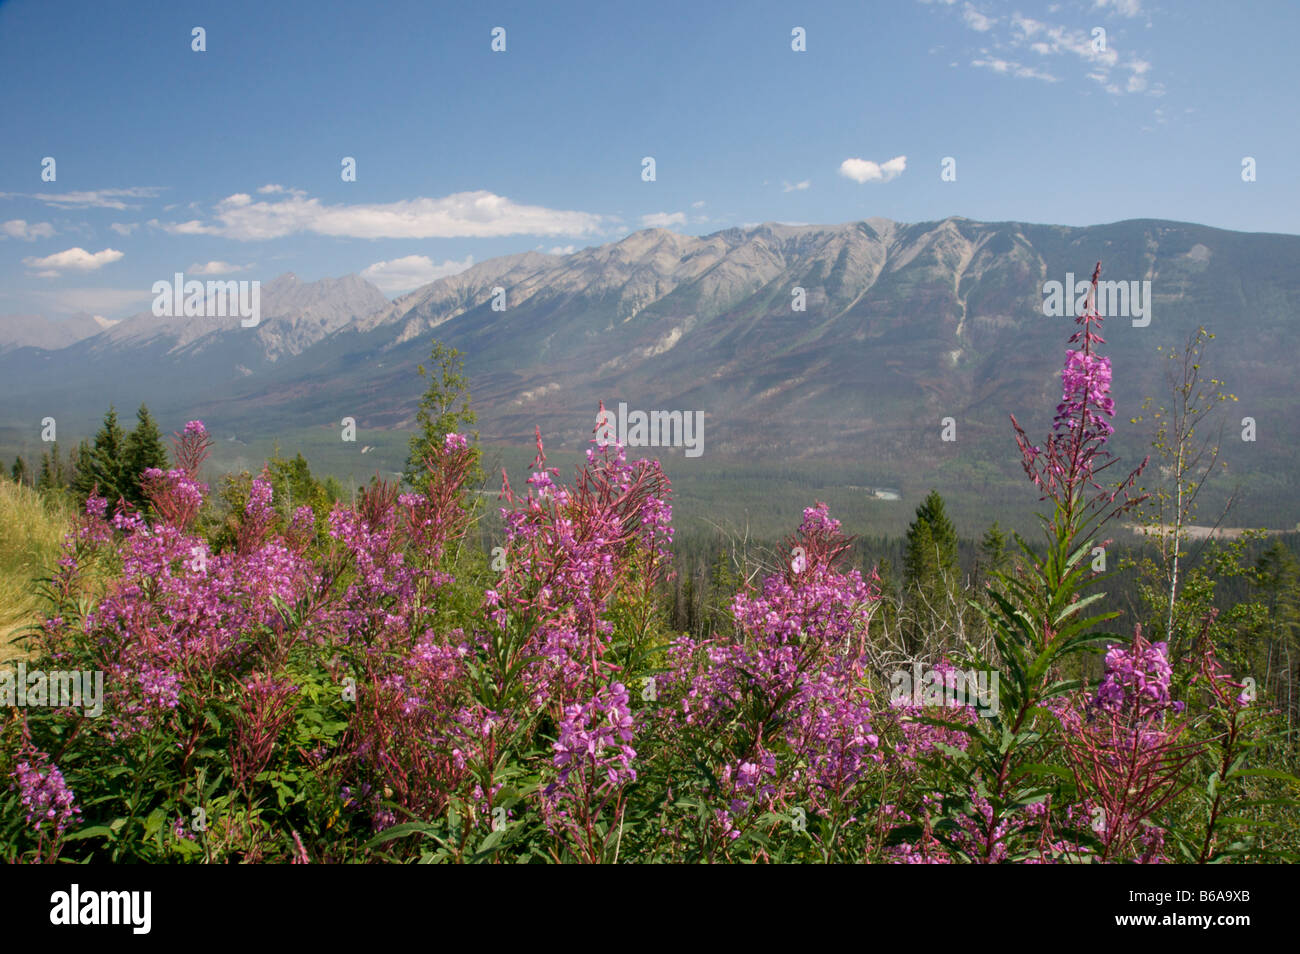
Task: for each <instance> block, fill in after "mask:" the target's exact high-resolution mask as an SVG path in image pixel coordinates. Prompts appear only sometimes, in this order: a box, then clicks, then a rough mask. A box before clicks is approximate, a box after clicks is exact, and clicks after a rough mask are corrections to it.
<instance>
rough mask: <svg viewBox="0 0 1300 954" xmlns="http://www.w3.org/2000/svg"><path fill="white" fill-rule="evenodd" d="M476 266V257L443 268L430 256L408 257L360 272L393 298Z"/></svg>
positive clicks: (466, 257) (454, 262) (366, 268)
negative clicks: (395, 295)
mask: <svg viewBox="0 0 1300 954" xmlns="http://www.w3.org/2000/svg"><path fill="white" fill-rule="evenodd" d="M473 264H474V256H473V255H467V256H465V260H464V261H463V262H456V261H453V260H451V259H447V260H446V261H445V262H443V263H442V264H441V265H435V264H434V262H433V259H431V258H429V257H428V256H427V255H407V256H406V257H405V258H395V259H392V260H391V261H387V262H375V264H373V265H368V266H366V267H365V268H363V269H362V270H361V277H362V278H364V279H365V280H366V281H368V282H371V283H372V284H374V285H375V286H377V287H378V288H379V290H380V291H382V292H383V293H384V294H385V295H393V294H397V293H399V292H406V291H410V290H411V289H413V288H419V287H420V286H421V285H427V284H429V283H430V282H436V281H437V280H438V279H440V278H446V277H447V276H448V275H455V274H457V273H458V272H463V271H465V269H467V268H469V267H470V266H471V265H473Z"/></svg>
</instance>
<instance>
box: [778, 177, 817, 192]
mask: <svg viewBox="0 0 1300 954" xmlns="http://www.w3.org/2000/svg"><path fill="white" fill-rule="evenodd" d="M810 188H812V182H811V181H810V180H808V179H804V180H803V181H802V182H796V183H794V184H793V185H791V184H790V183H789V182H782V183H781V191H782V192H802V191H803V190H805V189H810Z"/></svg>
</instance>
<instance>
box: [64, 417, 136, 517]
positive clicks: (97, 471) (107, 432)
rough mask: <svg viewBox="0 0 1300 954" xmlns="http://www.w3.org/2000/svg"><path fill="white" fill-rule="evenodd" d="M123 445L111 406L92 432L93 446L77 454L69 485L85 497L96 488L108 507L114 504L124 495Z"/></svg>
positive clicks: (79, 495)
mask: <svg viewBox="0 0 1300 954" xmlns="http://www.w3.org/2000/svg"><path fill="white" fill-rule="evenodd" d="M125 444H126V440H125V437H124V436H123V434H122V428H121V427H120V426H118V423H117V411H116V410H115V409H114V408H113V407H112V406H110V407H109V409H108V413H107V414H105V415H104V424H103V426H102V427H100V429H99V433H97V434H96V435H95V443H94V446H93V447H91V448H90V450H89V453H87V454H80V455H78V456H80V457H81V460H80V461H79V464H80V467H79V468H78V471H77V474H76V478H75V482H74V484H73V487H72V489H73V490H74V491H75V492H76V493H77V496H78V497H80V498H81V499H83V500H84V499H85V498H86V497H89V496H90V494H91V493H92V492H93V491H94V490H95V488H96V487H98V488H99V495H100V496H101V497H104V498H106V499H107V500H108V503H109V506H110V507H115V506H116V505H117V501H118V498H119V497H125V496H126V491H127V487H126V486H125V485H126V483H127V480H126V477H125V475H124V470H125V468H124V456H123V455H124V452H125ZM128 499H129V498H128Z"/></svg>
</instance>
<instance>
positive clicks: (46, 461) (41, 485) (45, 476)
mask: <svg viewBox="0 0 1300 954" xmlns="http://www.w3.org/2000/svg"><path fill="white" fill-rule="evenodd" d="M36 489H37V490H38V491H40V492H41V493H43V494H44V493H49V492H50V491H51V490H53V489H54V468H53V467H52V466H50V452H49V451H45V452H44V453H43V454H41V470H40V473H39V474H37V475H36Z"/></svg>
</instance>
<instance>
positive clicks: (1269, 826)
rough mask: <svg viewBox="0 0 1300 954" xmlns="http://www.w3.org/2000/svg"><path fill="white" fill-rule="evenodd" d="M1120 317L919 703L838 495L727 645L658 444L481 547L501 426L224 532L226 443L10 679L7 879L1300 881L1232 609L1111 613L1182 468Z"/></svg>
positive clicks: (1281, 759)
mask: <svg viewBox="0 0 1300 954" xmlns="http://www.w3.org/2000/svg"><path fill="white" fill-rule="evenodd" d="M1096 280H1097V279H1096V275H1095V274H1094V278H1093V282H1094V288H1095V283H1096ZM1101 325H1102V321H1101V317H1100V315H1099V314H1098V313H1097V310H1096V309H1095V307H1093V306H1092V303H1091V300H1090V303H1089V307H1088V308H1087V309H1085V310H1084V313H1083V314H1082V315H1081V316H1080V317H1079V318H1078V319H1077V331H1076V332H1075V333H1074V334H1073V336H1072V337H1071V338H1070V340H1069V343H1068V347H1067V348H1066V351H1065V361H1064V365H1063V366H1062V368H1061V371H1060V389H1061V400H1060V403H1059V405H1058V406H1057V408H1056V413H1055V422H1054V425H1053V426H1052V428H1051V431H1050V432H1049V433H1047V434H1045V435H1042V436H1041V437H1037V436H1034V435H1031V434H1029V433H1026V431H1025V430H1024V429H1023V428H1022V427H1021V426H1020V424H1019V423H1017V422H1016V419H1015V418H1014V417H1013V418H1012V419H1011V422H1010V427H1009V429H1008V432H1007V439H1006V445H1007V448H1008V451H1010V452H1012V453H1018V454H1019V456H1020V459H1021V462H1022V464H1023V467H1024V472H1025V475H1026V477H1027V481H1026V484H1025V486H1024V507H1025V508H1026V509H1027V510H1033V509H1035V508H1036V509H1037V511H1038V512H1040V522H1041V536H1040V537H1039V538H1037V539H1020V538H1017V541H1018V546H1017V547H1016V549H1015V552H1014V553H1013V558H1012V559H1011V560H1009V561H1008V562H1007V564H1006V565H1005V567H1004V568H1002V569H999V570H996V571H994V572H991V573H990V574H989V576H988V577H987V579H986V580H985V581H984V585H983V588H982V589H983V592H982V593H980V594H978V598H967V599H966V600H965V602H966V603H967V606H966V607H964V610H965V611H969V612H970V613H973V614H976V615H977V616H978V617H979V620H980V625H979V627H972V628H971V630H969V632H971V633H975V632H979V633H982V634H985V635H984V637H983V638H979V639H976V638H966V639H949V640H947V641H946V644H945V645H943V646H942V647H940V649H939V651H937V652H933V653H930V654H929V655H922V654H917V655H916V657H915V658H914V659H912V660H910V661H909V666H908V668H907V669H906V670H905V671H906V673H913V672H915V673H920V672H922V669H923V668H924V671H925V672H926V675H925V676H924V677H923V678H921V680H920V684H917V682H916V680H915V679H913V678H912V676H911V675H909V676H908V677H907V682H908V684H909V685H910V686H911V688H910V690H908V691H900V690H899V688H898V687H899V685H900V682H899V667H898V666H886V665H882V664H881V661H880V660H881V658H882V657H881V656H880V654H879V652H878V651H877V650H878V644H879V639H880V632H881V626H882V625H883V624H882V621H883V620H884V619H885V612H884V602H883V598H882V591H881V581H880V578H879V576H878V575H877V574H876V573H873V572H870V571H868V572H862V571H860V570H858V569H852V568H846V566H845V562H846V561H845V555H846V553H847V551H848V549H849V547H850V546H851V543H852V538H851V535H850V533H849V531H851V530H852V529H853V528H851V527H845V526H843V525H842V524H841V522H840V520H838V519H836V517H835V516H834V515H833V514H832V513H831V512H830V511H829V508H828V507H827V506H826V505H825V504H823V503H820V502H818V501H817V500H816V499H815V498H810V499H809V500H808V501H807V506H806V508H805V509H804V510H803V512H802V514H798V513H792V514H791V515H790V520H789V526H790V535H789V537H788V539H787V540H786V541H785V544H784V547H783V554H784V559H783V562H782V564H781V565H779V566H775V567H769V568H768V571H767V572H766V573H763V574H756V575H754V576H753V577H752V578H741V579H739V580H737V582H736V585H735V587H734V592H733V593H732V594H731V596H730V598H729V601H728V603H727V605H726V606H725V607H724V610H725V611H724V613H723V618H722V621H721V623H720V625H718V626H717V627H716V628H714V629H713V630H712V631H711V632H709V633H707V634H705V635H698V634H696V633H684V632H680V631H675V630H674V628H673V627H672V626H671V625H670V620H669V618H668V616H667V614H666V613H665V611H664V606H663V600H662V599H661V596H660V594H661V590H662V587H663V586H664V585H665V584H666V583H667V582H668V580H669V579H670V577H671V576H672V574H673V561H672V552H673V551H672V547H673V510H672V488H671V486H670V482H669V480H668V478H667V476H666V475H665V473H664V472H663V470H662V469H661V467H660V465H659V463H658V462H656V461H654V460H650V459H634V458H630V457H629V456H628V448H627V447H625V446H623V445H622V444H619V443H617V442H612V441H608V440H604V439H597V438H593V439H592V442H591V446H590V447H589V449H588V450H587V451H586V455H585V462H584V463H583V464H582V465H581V466H580V467H579V468H578V470H577V472H576V473H574V474H572V475H565V474H562V473H561V472H560V471H559V469H558V468H555V467H552V466H548V462H547V457H546V453H545V448H544V440H543V436H542V435H541V434H540V433H539V434H538V436H537V440H536V446H537V453H536V458H535V461H534V463H533V467H532V469H531V473H530V475H529V476H528V477H527V479H526V483H523V484H522V485H521V486H517V487H516V486H512V485H511V483H510V481H509V480H508V479H506V478H505V477H504V475H503V480H502V485H501V490H500V495H499V499H498V501H497V502H496V503H495V504H494V505H493V506H494V507H495V508H499V510H500V515H501V521H502V522H501V527H502V533H503V535H502V537H501V538H500V539H499V540H497V541H494V542H495V544H497V545H495V546H492V547H490V548H484V547H482V546H480V545H479V541H478V539H477V537H476V536H475V534H474V533H473V532H472V529H473V527H474V526H475V520H476V519H477V516H478V512H479V508H480V506H481V505H480V504H479V503H478V502H477V501H478V499H479V498H478V497H476V496H475V495H474V494H473V493H471V488H472V486H473V481H472V475H473V473H474V470H475V468H476V467H477V466H478V456H477V454H476V449H475V447H474V444H473V442H472V440H471V439H470V438H469V436H468V435H467V434H464V433H460V432H457V431H454V430H453V431H450V432H448V433H446V434H444V435H441V439H440V441H439V442H437V443H434V444H432V445H430V446H429V447H428V449H427V453H426V454H425V455H424V457H423V465H424V466H423V473H422V474H419V475H417V476H418V479H416V480H412V481H406V482H404V483H403V484H400V485H399V484H394V483H389V482H386V481H384V480H382V479H376V480H374V481H372V482H371V483H370V484H369V485H368V486H366V487H364V488H363V489H362V490H361V491H360V492H359V493H357V494H356V495H355V499H354V500H351V501H339V502H335V503H333V504H331V505H325V504H321V503H320V502H316V503H315V504H313V503H312V502H311V501H310V500H307V501H303V502H300V503H298V502H296V503H295V505H294V506H293V507H292V508H291V509H287V510H286V508H283V507H277V503H278V501H277V500H276V499H275V497H274V488H273V480H272V478H271V475H270V473H269V471H264V472H263V473H262V474H261V475H260V476H256V477H253V478H252V479H251V481H250V482H249V483H248V484H247V486H246V487H243V488H242V489H241V490H240V494H239V496H238V498H237V499H238V506H237V507H236V508H235V509H234V511H233V515H232V517H231V519H230V520H227V521H225V522H216V521H213V520H212V519H210V516H209V511H210V509H211V508H210V505H211V502H212V498H213V496H214V491H213V488H211V487H209V486H208V485H207V484H206V483H204V480H203V476H202V475H203V471H204V462H205V460H206V459H207V458H208V456H209V454H210V451H211V447H212V437H211V436H210V435H209V433H208V431H207V429H206V428H205V426H204V424H203V423H202V422H200V421H191V422H190V423H188V424H187V425H186V426H185V427H184V429H183V431H182V432H180V433H178V434H176V435H175V437H174V440H173V448H172V452H171V454H170V460H169V461H168V462H167V463H168V465H169V466H166V467H158V466H153V467H149V468H148V469H146V470H145V471H144V472H143V475H142V478H141V480H140V485H141V490H142V494H143V497H142V503H141V505H140V506H134V505H132V504H131V503H130V502H129V501H127V500H125V499H122V498H119V499H118V500H109V499H106V498H105V497H104V496H101V495H99V494H98V493H91V494H90V495H89V496H88V498H87V499H86V501H85V505H84V507H83V508H82V509H81V510H80V511H79V512H78V513H77V515H76V516H75V519H74V521H73V525H72V528H71V530H70V532H69V533H68V534H67V536H66V539H65V540H64V542H63V543H62V548H61V550H60V551H59V555H58V557H57V560H56V562H54V564H53V565H52V566H51V567H50V571H49V573H48V574H47V575H46V579H45V581H44V584H43V590H42V594H41V596H42V599H43V604H42V605H43V608H42V610H41V616H42V617H43V620H44V621H43V622H42V623H40V624H39V625H37V626H36V627H35V628H34V629H32V630H31V631H30V632H28V633H27V634H26V645H27V646H28V648H29V656H28V658H27V659H26V660H25V666H26V669H27V671H28V672H31V673H39V674H40V678H39V679H36V678H35V677H29V678H28V679H27V680H26V683H25V684H24V685H22V686H21V687H17V686H14V685H13V684H12V681H11V683H10V684H9V685H8V686H7V687H3V688H4V691H5V692H6V693H8V694H9V697H8V698H6V703H7V707H6V708H5V709H4V718H3V723H0V735H2V736H3V738H2V739H0V777H3V778H4V779H5V780H6V782H7V784H6V785H5V786H4V788H3V790H2V791H0V857H3V858H4V859H5V860H7V861H9V862H24V863H45V864H52V863H69V862H186V863H203V862H208V863H212V862H272V863H282V862H283V863H293V864H299V863H322V862H323V863H351V862H452V863H469V862H536V863H546V862H586V863H646V862H675V863H695V862H716V863H729V862H841V863H842V862H854V863H858V862H862V863H877V864H987V863H995V862H1015V863H1030V864H1079V863H1130V862H1131V863H1143V864H1154V863H1167V862H1176V863H1188V862H1191V863H1219V862H1264V861H1294V860H1296V852H1297V847H1298V845H1297V841H1298V838H1300V835H1298V834H1297V827H1298V823H1300V812H1298V810H1297V802H1296V797H1297V795H1298V794H1300V782H1298V781H1297V779H1296V778H1295V777H1294V775H1293V774H1291V769H1290V763H1291V760H1292V758H1293V755H1294V740H1293V739H1288V737H1287V734H1286V731H1285V729H1286V724H1285V722H1284V720H1282V718H1281V717H1280V715H1279V713H1278V711H1277V707H1276V705H1275V703H1274V701H1273V700H1271V699H1269V698H1267V697H1266V696H1265V695H1263V694H1261V693H1260V691H1259V688H1258V685H1257V680H1256V678H1255V677H1253V676H1252V673H1251V672H1248V671H1243V670H1242V669H1241V668H1239V666H1237V665H1236V664H1235V663H1234V662H1233V661H1232V660H1231V659H1225V658H1223V657H1224V653H1223V652H1222V647H1220V646H1219V645H1218V643H1217V641H1216V638H1215V636H1214V634H1215V632H1216V629H1215V626H1214V622H1215V618H1214V617H1215V614H1214V611H1213V610H1208V611H1206V612H1205V613H1204V618H1203V619H1202V620H1201V624H1200V625H1201V629H1199V630H1198V632H1200V633H1201V634H1202V636H1203V638H1198V639H1196V640H1193V641H1192V642H1191V643H1190V644H1189V645H1188V646H1187V647H1186V649H1185V651H1181V652H1174V651H1171V648H1170V644H1169V642H1168V641H1167V640H1162V641H1155V642H1150V641H1148V639H1147V638H1146V637H1145V636H1144V635H1143V634H1144V632H1150V631H1151V628H1152V626H1153V625H1154V624H1153V623H1148V624H1146V625H1143V622H1142V621H1138V622H1136V624H1134V625H1131V628H1130V627H1128V626H1126V627H1124V631H1122V632H1121V631H1114V630H1112V629H1111V628H1110V627H1111V626H1112V624H1113V620H1114V618H1115V617H1116V615H1117V614H1116V613H1115V612H1102V611H1100V610H1099V608H1098V603H1099V602H1100V600H1101V598H1102V594H1103V593H1104V592H1105V588H1106V584H1107V580H1108V579H1109V578H1111V577H1113V575H1114V574H1115V573H1116V572H1123V571H1122V570H1119V569H1116V568H1111V569H1110V570H1109V571H1101V570H1098V569H1097V568H1096V561H1095V560H1094V558H1093V554H1094V548H1095V547H1096V546H1098V545H1102V544H1104V542H1105V539H1106V537H1105V534H1106V532H1107V530H1108V528H1109V526H1110V525H1112V523H1113V522H1115V521H1118V520H1119V519H1121V518H1123V517H1124V516H1125V515H1126V514H1128V513H1130V512H1131V511H1132V510H1133V509H1134V508H1135V507H1137V506H1139V505H1140V504H1141V503H1142V502H1143V500H1144V491H1142V490H1141V486H1142V484H1141V478H1142V474H1143V471H1144V468H1145V467H1146V466H1147V462H1146V461H1129V462H1122V461H1119V460H1118V459H1117V458H1116V457H1115V456H1113V455H1112V452H1111V450H1110V448H1109V445H1108V440H1109V438H1110V437H1111V436H1112V434H1113V430H1114V428H1113V425H1112V423H1111V422H1112V419H1113V418H1114V416H1115V414H1116V407H1115V402H1114V400H1113V399H1112V396H1111V383H1112V368H1111V365H1110V360H1109V358H1108V357H1107V356H1106V355H1105V353H1104V349H1105V341H1104V339H1103V338H1102V336H1101ZM1013 441H1014V443H1013ZM1157 622H1158V621H1157ZM60 673H62V674H65V675H66V674H81V673H99V674H102V699H100V700H97V705H98V706H99V707H100V709H101V710H102V711H100V712H98V714H94V715H92V714H90V712H89V710H90V708H91V706H89V705H88V704H87V703H86V700H84V699H83V700H81V704H80V705H78V704H75V703H76V701H77V700H75V699H74V700H73V703H74V704H54V703H55V701H56V700H55V699H54V696H55V695H58V694H59V693H56V683H57V682H58V681H59V680H58V679H57V678H55V677H56V676H58V674H60ZM46 674H48V676H47V675H46ZM1256 675H1257V674H1256ZM77 685H78V686H83V685H84V686H88V685H89V683H85V682H84V681H82V682H78V683H77ZM19 690H21V692H22V694H23V695H24V697H25V704H21V705H20V704H18V703H17V701H16V699H17V697H16V693H17V692H18V691H19ZM60 691H61V690H60ZM86 691H88V692H89V691H90V690H89V689H87V690H86ZM64 695H66V693H64ZM65 701H66V700H65Z"/></svg>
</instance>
